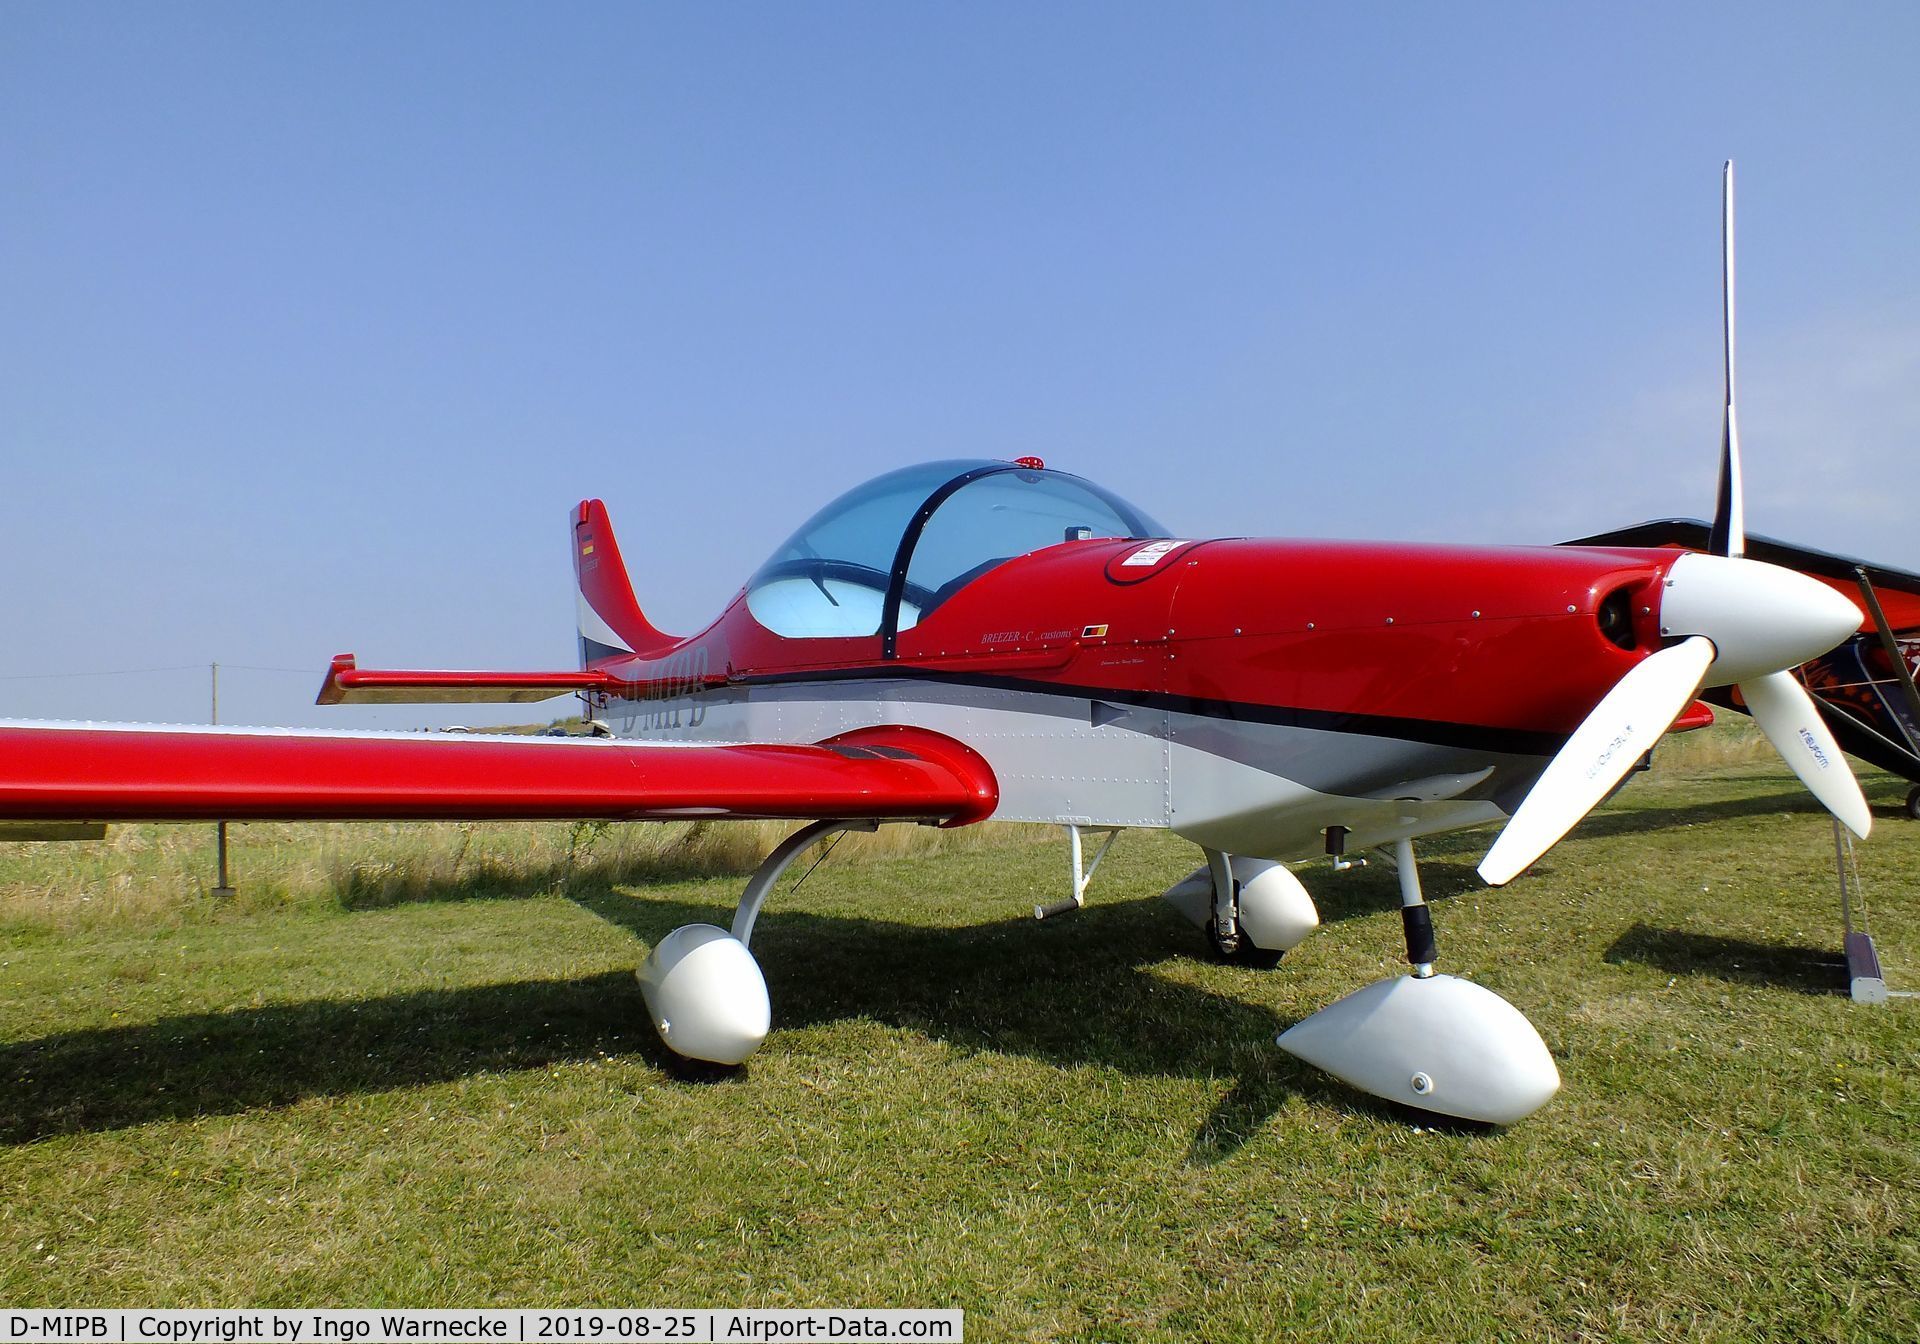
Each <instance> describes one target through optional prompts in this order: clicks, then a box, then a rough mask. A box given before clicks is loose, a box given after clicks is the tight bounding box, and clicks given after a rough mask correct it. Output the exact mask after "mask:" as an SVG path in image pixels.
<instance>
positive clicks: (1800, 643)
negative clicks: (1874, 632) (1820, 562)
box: [1660, 554, 1861, 686]
mask: <svg viewBox="0 0 1920 1344" xmlns="http://www.w3.org/2000/svg"><path fill="white" fill-rule="evenodd" d="M1860 622H1861V615H1860V609H1859V608H1858V607H1856V606H1855V605H1854V604H1853V603H1852V602H1851V601H1850V600H1848V599H1847V598H1846V597H1844V596H1842V595H1841V594H1840V593H1838V592H1836V591H1835V590H1834V589H1832V588H1829V587H1828V586H1827V585H1826V584H1824V583H1821V582H1820V581H1819V580H1817V579H1811V578H1808V577H1807V576H1806V575H1805V574H1800V573H1797V572H1795V571H1794V570H1791V569H1783V568H1781V567H1780V566H1779V565H1769V564H1766V563H1765V562H1763V561H1759V560H1745V559H1734V558H1730V557H1727V556H1721V555H1695V554H1688V555H1683V556H1681V557H1680V558H1679V559H1678V560H1676V561H1674V562H1673V567H1672V568H1671V569H1670V570H1669V571H1668V573H1667V581H1666V588H1665V590H1664V592H1663V594H1662V596H1661V600H1660V633H1661V634H1663V635H1668V636H1671V637H1674V638H1684V637H1686V636H1690V635H1704V636H1706V637H1707V638H1708V639H1710V640H1712V641H1713V647H1714V651H1715V656H1714V660H1713V665H1712V666H1711V667H1709V668H1708V669H1707V680H1706V684H1707V685H1709V686H1730V685H1732V684H1733V683H1735V682H1739V681H1745V680H1747V679H1749V678H1751V677H1757V676H1764V675H1766V674H1767V673H1769V672H1779V671H1782V670H1784V669H1786V668H1790V667H1798V666H1799V665H1800V664H1801V663H1804V662H1806V661H1807V660H1809V659H1811V658H1818V657H1819V656H1820V655H1821V654H1823V653H1825V652H1826V651H1827V650H1828V649H1831V648H1832V647H1833V646H1834V645H1836V644H1838V643H1840V642H1841V641H1842V640H1844V639H1846V638H1847V637H1848V636H1849V635H1851V634H1853V633H1854V632H1855V631H1857V630H1858V629H1859V628H1860Z"/></svg>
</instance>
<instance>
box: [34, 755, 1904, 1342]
mask: <svg viewBox="0 0 1920 1344" xmlns="http://www.w3.org/2000/svg"><path fill="white" fill-rule="evenodd" d="M1696 738H1697V740H1694V741H1685V742H1682V743H1678V744H1675V750H1674V751H1673V752H1672V756H1673V758H1674V759H1673V760H1671V761H1669V762H1666V763H1663V765H1662V766H1661V767H1660V768H1659V769H1657V770H1656V771H1655V772H1654V773H1653V774H1652V775H1650V776H1643V777H1641V778H1640V779H1639V780H1638V781H1636V782H1635V783H1634V784H1633V785H1632V786H1631V787H1630V788H1628V789H1627V790H1626V791H1625V792H1624V793H1622V794H1621V795H1620V796H1619V797H1618V798H1616V799H1615V800H1614V801H1613V802H1612V803H1611V804H1609V805H1608V806H1607V807H1606V808H1605V809H1604V811H1603V812H1601V813H1599V814H1597V815H1596V816H1595V817H1593V818H1591V819H1590V820H1589V821H1588V822H1587V823H1586V824H1585V825H1584V826H1583V827H1582V828H1581V829H1580V830H1579V831H1577V832H1576V833H1575V835H1574V837H1573V838H1572V839H1570V840H1569V841H1568V842H1566V843H1564V844H1563V845H1561V846H1560V847H1559V848H1558V849H1557V850H1555V851H1554V852H1553V853H1552V854H1550V855H1549V856H1548V857H1547V858H1546V859H1545V860H1544V861H1543V862H1542V863H1541V864H1540V865H1539V866H1538V867H1537V868H1536V869H1535V871H1534V872H1533V873H1532V874H1530V875H1529V876H1527V877H1525V878H1523V879H1521V880H1520V881H1518V882H1516V883H1515V884H1513V886H1511V887H1510V888H1508V889H1506V890H1504V891H1500V892H1489V891H1486V890H1484V889H1483V888H1481V887H1480V886H1479V883H1478V881H1477V879H1476V878H1475V877H1474V876H1473V871H1472V868H1473V864H1474V862H1476V861H1477V859H1478V856H1479V854H1480V853H1481V852H1482V851H1483V850H1484V848H1485V845H1486V844H1487V842H1488V840H1489V838H1490V837H1489V836H1488V835H1487V834H1485V833H1482V834H1472V835H1464V836H1456V837H1449V838H1442V839H1440V840H1436V841H1434V842H1430V843H1428V844H1426V845H1425V846H1424V847H1423V854H1424V856H1425V860H1426V861H1425V863H1424V865H1423V868H1424V872H1425V875H1426V878H1427V886H1428V891H1429V894H1430V896H1432V897H1433V898H1434V903H1435V921H1436V924H1437V926H1438V929H1439V934H1440V948H1441V958H1442V965H1443V969H1448V970H1451V971H1454V972H1455V973H1459V974H1470V975H1472V976H1474V977H1475V978H1477V979H1479V980H1481V981H1482V982H1484V983H1486V984H1487V985H1489V986H1491V987H1492V988H1494V989H1497V990H1498V991H1499V992H1500V993H1502V994H1504V995H1506V996H1507V997H1508V998H1509V999H1511V1000H1512V1001H1513V1002H1514V1003H1516V1004H1517V1005H1519V1006H1520V1007H1521V1008H1522V1009H1523V1010H1524V1011H1525V1012H1526V1013H1527V1014H1528V1015H1529V1016H1530V1017H1531V1018H1532V1019H1533V1021H1534V1022H1535V1023H1536V1024H1537V1025H1538V1026H1539V1028H1540V1030H1541V1032H1542V1034H1543V1035H1544V1036H1545V1037H1546V1040H1547V1042H1548V1044H1549V1045H1550V1046H1551V1047H1552V1049H1553V1051H1554V1053H1555V1055H1556V1057H1557V1058H1558V1061H1559V1064H1560V1068H1561V1072H1562V1074H1563V1076H1564V1078H1565V1087H1564V1090H1563V1091H1562V1093H1561V1094H1560V1096H1559V1097H1558V1098H1556V1099H1555V1100H1554V1102H1552V1103H1551V1104H1550V1105H1549V1106H1548V1107H1547V1108H1546V1109H1545V1110H1543V1111H1542V1112H1541V1113H1540V1114H1538V1115H1537V1116H1535V1117H1533V1118H1532V1119H1530V1120H1528V1121H1526V1122H1523V1123H1522V1124H1520V1125H1517V1126H1515V1127H1513V1128H1512V1129H1510V1130H1506V1131H1496V1130H1486V1129H1480V1128H1475V1127H1470V1126H1441V1127H1439V1128H1434V1127H1431V1126H1430V1125H1427V1124H1422V1123H1419V1122H1418V1121H1417V1120H1416V1119H1414V1118H1412V1117H1410V1115H1409V1113H1406V1112H1399V1111H1395V1110H1393V1109H1391V1108H1388V1107H1386V1106H1384V1105H1380V1104H1375V1103H1373V1102H1372V1101H1370V1100H1369V1099H1367V1098H1365V1097H1362V1096H1358V1095H1356V1094H1354V1093H1352V1092H1350V1091H1349V1090H1347V1089H1345V1088H1344V1087H1342V1086H1340V1085H1339V1084H1337V1083H1334V1082H1332V1081H1331V1080H1329V1079H1327V1078H1325V1077H1324V1076H1322V1075H1320V1074H1318V1073H1316V1072H1315V1071H1313V1070H1311V1069H1309V1068H1307V1067H1306V1066H1304V1065H1301V1064H1299V1063H1298V1062H1296V1061H1294V1060H1292V1059H1291V1058H1289V1057H1288V1056H1286V1055H1284V1054H1282V1053H1280V1052H1279V1051H1278V1050H1276V1049H1275V1048H1274V1046H1273V1044H1272V1042H1273V1037H1274V1035H1275V1033H1276V1032H1277V1031H1279V1030H1280V1029H1282V1028H1283V1027H1284V1026H1285V1025H1287V1024H1288V1023H1291V1022H1293V1021H1295V1020H1297V1019H1298V1018H1300V1017H1302V1016H1304V1015H1305V1014H1307V1013H1309V1012H1312V1011H1313V1010H1315V1009H1316V1008H1318V1007H1321V1006H1323V1005H1324V1004H1326V1003H1328V1002H1330V1001H1331V1000H1332V999H1334V998H1336V997H1338V996H1339V995H1341V994H1343V993H1345V992H1347V991H1348V990H1351V989H1354V988H1357V987H1359V986H1360V985H1362V984H1365V983H1367V982H1369V981H1372V980H1374V979H1377V978H1379V977H1381V976H1384V975H1389V974H1393V973H1395V971H1396V970H1397V969H1398V963H1397V957H1398V955H1399V943H1400V937H1399V920H1398V917H1397V915H1396V914H1395V911H1394V906H1395V903H1396V896H1395V888H1394V881H1393V878H1392V875H1391V874H1389V873H1387V872H1385V871H1384V870H1383V869H1381V868H1379V867H1375V868H1373V869H1369V870H1366V871H1364V872H1356V873H1349V874H1335V873H1332V872H1331V871H1328V870H1327V869H1326V868H1325V867H1324V866H1320V867H1314V868H1309V869H1307V870H1305V871H1304V873H1303V876H1305V878H1306V880H1307V882H1308V885H1309V886H1310V887H1311V889H1312V890H1313V891H1314V893H1315V896H1316V898H1317V899H1318V900H1319V901H1320V903H1321V908H1322V913H1323V916H1324V917H1325V919H1326V927H1325V928H1324V929H1323V930H1322V931H1321V933H1320V934H1318V935H1317V936H1316V937H1314V938H1313V939H1311V940H1309V941H1308V942H1307V943H1306V944H1305V945H1304V946H1302V947H1301V948H1300V949H1298V950H1297V951H1296V952H1294V953H1293V954H1291V955H1289V957H1288V958H1287V959H1286V962H1285V963H1284V964H1283V965H1282V966H1281V968H1280V969H1279V970H1277V971H1271V972H1267V971H1257V970H1252V969H1245V968H1240V967H1232V966H1221V965H1215V964H1212V963H1210V962H1209V961H1207V960H1205V959H1203V957H1202V955H1201V952H1202V942H1201V937H1200V935H1199V933H1198V932H1197V931H1195V930H1194V929H1193V928H1192V927H1191V926H1189V925H1188V924H1186V923H1185V922H1184V921H1182V920H1181V919H1180V918H1179V916H1178V915H1176V914H1175V913H1174V912H1173V911H1172V910H1171V909H1170V908H1168V907H1166V906H1165V904H1164V903H1163V902H1160V901H1157V900H1154V899H1152V896H1153V894H1154V893H1157V892H1158V891H1159V890H1161V889H1162V888H1163V887H1164V886H1166V885H1167V884H1168V883H1169V882H1171V881H1172V880H1173V879H1175V878H1176V877H1178V876H1180V875H1181V874H1183V873H1185V872H1186V871H1187V870H1188V869H1189V868H1191V867H1192V866H1193V864H1194V862H1195V861H1196V853H1195V851H1193V850H1191V849H1189V848H1187V847H1185V846H1183V845H1181V844H1179V843H1178V842H1175V841H1173V840H1171V839H1168V838H1166V837H1164V836H1154V835H1144V834H1140V835H1129V836H1126V837H1124V838H1123V839H1122V841H1121V842H1120V844H1119V845H1118V846H1117V847H1116V849H1115V851H1114V852H1113V854H1112V855H1111V856H1110V857H1109V859H1108V861H1107V864H1106V865H1105V866H1104V867H1103V868H1102V869H1101V872H1100V875H1099V879H1098V881H1097V882H1096V884H1095V887H1094V892H1093V902H1092V904H1091V905H1090V906H1089V908H1088V909H1087V910H1086V911H1084V912H1083V913H1081V914H1079V915H1076V916H1072V917H1068V918H1064V919H1059V920H1054V921H1050V922H1049V923H1047V924H1045V925H1036V924H1035V923H1034V921H1033V920H1032V919H1031V917H1030V916H1029V915H1028V913H1027V912H1028V911H1029V909H1030V907H1031V906H1032V905H1033V903H1034V902H1035V901H1036V900H1037V899H1045V900H1050V899H1054V898H1056V897H1057V896H1059V895H1060V894H1062V892H1063V889H1064V884H1065V881H1066V858H1065V852H1064V850H1065V846H1064V844H1063V843H1061V841H1060V839H1059V837H1058V834H1057V833H1049V832H1041V831H1029V830H1026V829H1022V828H1011V827H1008V828H997V829H983V830H981V831H979V832H977V833H975V834H972V835H968V834H965V833H957V834H952V835H940V836H934V835H931V834H930V833H927V832H924V831H914V830H909V829H906V828H898V829H897V831H896V832H895V833H892V834H885V833H883V835H882V836H880V837H877V838H875V839H874V840H869V841H866V842H864V843H856V842H855V841H852V840H849V841H848V842H847V843H846V844H845V845H843V846H842V847H841V849H840V850H839V851H837V852H836V853H835V854H834V855H833V857H832V858H831V859H830V860H829V861H828V862H827V863H825V864H823V865H822V866H821V867H820V868H819V869H818V871H816V872H814V873H813V874H812V876H811V877H810V878H809V879H808V880H807V882H806V883H805V885H804V886H802V887H801V888H800V889H799V890H797V891H793V892H787V891H783V892H781V893H779V894H777V895H776V896H775V898H774V900H773V901H772V902H771V903H770V905H769V907H768V912H767V915H766V916H765V918H764V919H763V920H762V922H761V925H760V928H759V930H758V932H757V933H756V936H755V943H754V945H755V951H756V952H757V953H759V955H760V957H761V960H762V962H763V964H764V965H765V967H766V970H767V975H768V979H769V983H770V986H771V990H772V995H773V1003H774V1034H773V1036H772V1037H771V1038H770V1039H769V1041H768V1043H767V1047H766V1049H765V1050H764V1051H763V1052H762V1053H761V1054H760V1055H758V1056H757V1057H756V1058H755V1059H754V1060H753V1061H752V1063H751V1065H750V1067H748V1068H747V1069H746V1070H744V1071H743V1072H741V1073H739V1074H737V1075H734V1076H731V1077H726V1078H722V1079H718V1080H713V1079H706V1080H701V1079H693V1078H688V1077H684V1076H682V1075H680V1074H679V1073H677V1072H676V1071H675V1070H674V1069H673V1068H671V1067H670V1066H669V1065H668V1062H667V1060H666V1059H665V1058H664V1056H663V1052H662V1051H661V1049H660V1047H659V1046H658V1045H657V1043H656V1042H655V1041H654V1039H653V1036H652V1032H651V1030H650V1028H649V1027H648V1025H647V1022H646V1019H645V1013H644V1008H643V1005H642V1003H641V1000H640V996H639V992H638V989H637V987H636V986H635V984H634V981H633V978H632V974H631V972H632V969H633V967H634V965H635V964H636V963H637V962H638V960H639V959H640V957H641V956H642V955H643V954H644V950H645V946H646V944H648V943H649V942H650V941H652V940H654V939H657V938H659V937H660V936H661V935H662V934H664V933H665V932H666V931H668V930H669V929H671V928H673V927H675V926H676V925H679V924H682V923H686V922H688V921H690V920H711V921H716V922H720V923H725V922H726V920H727V918H728V917H729V915H730V911H731V907H732V904H733V902H734V900H735V898H736V895H737V893H738V890H739V887H740V885H741V878H740V876H739V875H738V874H739V872H740V871H742V870H743V869H744V868H747V867H750V866H751V864H752V862H753V850H754V849H755V848H756V846H757V845H758V844H759V843H761V842H762V838H763V836H764V832H759V833H754V834H746V835H741V834H737V833H735V832H734V831H730V830H728V829H726V828H723V827H714V826H709V827H706V828H704V829H701V830H698V831H697V832H695V833H694V834H692V835H689V834H688V832H687V830H686V828H677V829H666V828H651V829H649V828H642V827H631V828H616V829H614V830H611V831H601V830H575V829H572V828H568V827H564V826H525V827H515V826H480V827H472V828H463V827H454V826H444V827H401V826H393V827H380V826H367V827H358V828H355V827H319V826H249V827H244V828H237V829H236V832H235V838H236V843H237V849H236V853H235V861H234V863H235V872H236V875H237V878H238V881H239V884H240V887H241V892H242V894H241V896H240V898H239V899H238V900H236V901H234V902H231V903H216V902H215V901H214V900H213V899H212V898H209V897H207V896H205V895H203V894H202V892H201V888H202V886H203V885H205V884H207V883H208V882H209V881H210V878H209V869H210V867H211V858H210V850H211V841H210V836H209V835H208V833H207V829H206V828H176V829H172V830H169V829H166V828H131V829H128V830H124V831H118V832H116V833H115V835H114V836H113V837H111V838H109V839H108V840H107V841H105V842H103V843H100V844H93V845H69V846H54V845H46V846H31V845H25V844H8V845H4V846H0V1005H3V1006H4V1018H3V1019H0V1303H5V1304H8V1305H46V1306H64V1305H99V1306H113V1305H126V1306H134V1305H143V1306H202V1305H206V1306H212V1305H240V1304H247V1305H270V1306H301V1305H476V1304H483V1303H497V1304H521V1305H616V1306H625V1305H639V1306H674V1305H691V1306H737V1305H749V1304H750V1305H772V1306H780V1305H895V1306H959V1307H963V1308H965V1309H966V1311H967V1328H968V1332H969V1338H972V1339H975V1340H1003V1339H1006V1340H1021V1339H1063V1340H1110V1339H1111V1340H1118V1339H1125V1340H1188V1339H1204V1340H1270V1339H1275V1338H1280V1337H1289V1338H1290V1337H1301V1338H1316V1339H1318V1338H1330V1339H1353V1340H1370V1341H1371V1340H1398V1339H1407V1340H1415V1339H1418V1340H1426V1341H1430V1340H1451V1339H1497V1338H1504V1339H1614V1338H1659V1339H1693V1338H1699V1339H1726V1340H1747V1339H1781V1340H1805V1339H1828V1338H1834V1339H1884V1340H1914V1339H1920V1304H1916V1300H1915V1288H1916V1283H1917V1282H1920V1230H1917V1229H1916V1214H1917V1213H1920V1151H1917V1148H1916V1138H1915V1127H1916V1122H1917V1121H1920V1074H1917V1072H1916V1054H1917V1052H1916V1049H1915V1046H1914V1044H1913V1042H1914V1040H1915V1039H1916V1021H1915V1013H1916V1011H1920V1003H1916V1002H1904V1003H1903V1002H1896V1003H1894V1004H1892V1005H1888V1006H1885V1007H1879V1008H1872V1007H1860V1006H1855V1005H1853V1004H1852V1003H1850V1002H1849V1001H1848V1000H1847V999H1846V998H1844V997H1842V996H1841V995H1840V994H1839V993H1838V992H1837V991H1838V990H1839V989H1840V988H1841V981H1842V973H1841V969H1840V966H1839V964H1838V951H1837V950H1838V947H1839V930H1838V913H1837V910H1836V908H1835V899H1836V898H1835V887H1834V878H1833V852H1832V845H1831V839H1830V834H1829V830H1828V826H1827V823H1826V820H1825V818H1824V815H1823V814H1818V813H1816V812H1815V810H1814V806H1813V804H1812V803H1811V802H1810V800H1808V799H1807V797H1806V796H1805V795H1804V794H1803V793H1802V792H1801V791H1800V790H1799V788H1798V786H1797V785H1796V784H1795V783H1794V782H1793V781H1792V780H1791V778H1790V777H1788V776H1787V775H1786V774H1785V772H1784V771H1783V770H1782V769H1781V768H1779V767H1778V766H1777V765H1775V764H1773V763H1771V762H1770V761H1769V760H1767V759H1765V758H1763V757H1761V756H1759V755H1758V754H1757V753H1756V752H1755V751H1754V750H1753V749H1752V748H1751V747H1750V745H1749V744H1747V743H1746V742H1745V741H1744V740H1743V739H1740V738H1738V737H1737V736H1734V735H1731V734H1728V733H1724V732H1721V731H1719V730H1716V732H1715V734H1713V735H1711V736H1709V735H1696ZM1867 783H1868V790H1869V796H1870V797H1871V798H1872V800H1873V801H1874V803H1875V805H1876V807H1875V810H1876V814H1877V823H1878V824H1877V829H1876V833H1875V835H1874V838H1873V839H1872V840H1871V841H1870V842H1869V843H1868V844H1866V845H1865V846H1863V847H1862V848H1861V851H1860V863H1861V869H1862V875H1863V877H1864V879H1865V882H1866V886H1867V892H1868V895H1869V898H1870V900H1871V902H1872V908H1873V912H1874V915H1875V921H1876V922H1875V930H1876V933H1877V935H1878V937H1879V941H1880V946H1881V951H1882V955H1883V958H1884V959H1885V961H1886V963H1887V965H1888V968H1889V975H1890V978H1891V979H1893V980H1895V981H1896V982H1897V981H1899V980H1901V979H1902V978H1904V979H1905V980H1906V981H1907V983H1909V984H1914V983H1916V982H1920V895H1917V893H1916V883H1915V878H1914V874H1915V873H1916V872H1920V824H1915V823H1911V822H1906V821H1903V820H1900V819H1899V818H1898V817H1897V816H1896V808H1895V804H1896V803H1897V802H1898V800H1899V798H1900V797H1901V796H1902V795H1903V794H1904V790H1905V786H1904V784H1902V783H1900V782H1898V781H1895V780H1893V779H1891V778H1889V777H1887V776H1883V775H1869V776H1868V777H1867ZM935 851H938V852H935ZM795 871H796V872H797V871H798V869H796V870H795Z"/></svg>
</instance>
